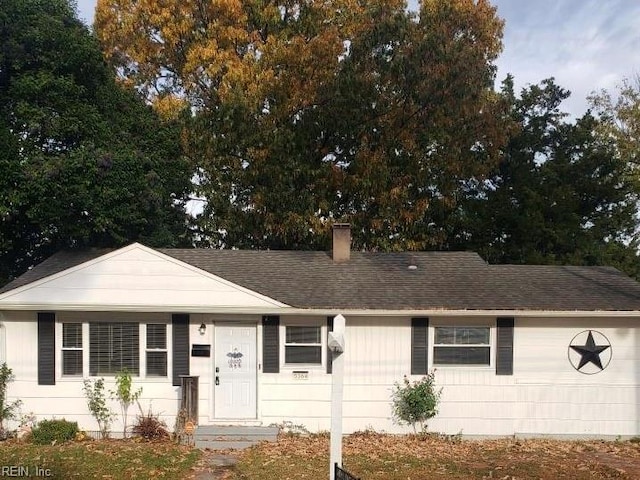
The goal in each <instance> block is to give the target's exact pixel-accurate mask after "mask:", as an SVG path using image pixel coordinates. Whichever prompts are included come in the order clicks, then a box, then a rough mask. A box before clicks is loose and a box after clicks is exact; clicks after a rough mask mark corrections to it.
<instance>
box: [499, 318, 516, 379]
mask: <svg viewBox="0 0 640 480" xmlns="http://www.w3.org/2000/svg"><path fill="white" fill-rule="evenodd" d="M496 325H497V327H498V328H497V330H498V334H497V342H496V375H513V326H514V319H513V317H500V318H498V319H497V322H496Z"/></svg>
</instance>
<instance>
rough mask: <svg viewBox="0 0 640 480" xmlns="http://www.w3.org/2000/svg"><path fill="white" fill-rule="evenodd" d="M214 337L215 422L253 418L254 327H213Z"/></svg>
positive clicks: (254, 389)
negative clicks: (222, 419) (217, 420)
mask: <svg viewBox="0 0 640 480" xmlns="http://www.w3.org/2000/svg"><path fill="white" fill-rule="evenodd" d="M215 336H216V343H215V365H214V375H215V378H214V380H215V381H214V385H213V388H214V390H213V396H214V402H215V405H214V415H215V418H216V419H220V418H256V377H257V368H256V326H255V325H242V324H241V325H232V324H222V325H221V324H219V323H216V324H215Z"/></svg>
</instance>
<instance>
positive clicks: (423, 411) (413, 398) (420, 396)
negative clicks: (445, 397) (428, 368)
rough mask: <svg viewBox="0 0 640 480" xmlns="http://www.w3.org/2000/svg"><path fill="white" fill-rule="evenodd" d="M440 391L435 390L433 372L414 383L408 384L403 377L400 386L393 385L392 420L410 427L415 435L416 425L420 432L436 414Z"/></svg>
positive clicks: (406, 379)
mask: <svg viewBox="0 0 640 480" xmlns="http://www.w3.org/2000/svg"><path fill="white" fill-rule="evenodd" d="M441 393H442V389H439V390H436V387H435V375H434V372H430V373H429V374H427V375H426V376H425V377H423V378H421V379H420V380H417V381H415V382H410V381H409V379H408V378H407V377H406V376H405V377H404V379H403V381H402V384H398V383H396V384H395V385H394V389H393V394H392V401H393V418H394V420H395V421H396V422H398V423H400V424H406V425H411V426H412V427H413V431H414V432H416V433H417V429H416V425H420V431H421V432H424V431H425V430H426V428H427V424H426V422H427V420H429V419H430V418H433V417H434V416H435V415H436V414H437V413H438V402H439V401H440V394H441Z"/></svg>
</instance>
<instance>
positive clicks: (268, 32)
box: [95, 0, 509, 250]
mask: <svg viewBox="0 0 640 480" xmlns="http://www.w3.org/2000/svg"><path fill="white" fill-rule="evenodd" d="M95 29H96V32H97V35H98V37H99V39H100V41H101V43H102V46H103V49H104V51H105V52H106V56H107V58H108V60H109V61H110V62H111V63H112V65H113V66H114V67H115V68H116V71H117V72H118V75H119V77H120V78H121V80H122V81H123V82H125V83H127V84H131V85H135V86H136V87H137V88H139V89H141V90H142V91H143V92H145V94H146V95H147V97H148V99H149V100H150V101H151V102H153V103H154V105H156V108H157V110H158V111H160V112H161V113H162V114H163V115H165V116H168V117H173V118H176V117H179V116H180V115H183V118H185V130H184V135H183V141H184V144H185V146H186V149H187V151H188V152H189V155H190V158H191V160H192V162H193V166H194V169H195V171H196V172H197V187H196V188H197V191H198V193H199V194H200V195H202V196H203V197H204V198H205V199H206V206H205V208H204V211H203V212H202V215H201V216H200V217H199V218H198V222H197V223H198V225H197V227H198V231H199V235H198V238H199V239H200V240H201V243H203V244H204V245H215V246H240V247H253V248H264V247H270V248H314V247H315V248H321V247H324V246H326V244H327V241H328V235H327V234H328V229H329V225H330V223H331V221H332V219H340V220H345V221H350V222H352V223H353V224H354V227H355V228H354V241H355V243H356V245H357V246H360V247H364V248H370V249H386V250H388V249H420V248H427V247H433V246H438V245H440V246H441V245H443V244H444V243H445V242H446V232H445V231H444V229H443V228H442V225H443V222H444V221H445V220H446V217H447V215H448V214H449V213H450V212H452V211H454V210H455V208H456V205H457V203H458V198H459V196H460V189H461V186H462V185H463V184H464V182H465V181H467V180H468V179H471V178H482V177H483V176H485V175H486V174H487V172H488V171H489V169H490V168H492V166H494V165H495V163H496V162H497V156H498V154H499V149H500V147H501V145H503V143H504V141H505V134H506V132H508V130H509V127H508V124H509V122H508V118H507V115H505V114H504V112H505V105H504V104H503V103H502V101H501V99H500V97H499V95H497V94H496V93H495V92H494V91H493V80H494V75H495V66H494V64H493V62H494V60H495V59H496V57H497V55H498V53H499V52H500V48H501V33H502V22H501V20H500V19H498V17H497V16H496V11H495V8H494V7H492V6H491V5H490V4H489V2H488V1H485V0H481V1H477V2H476V1H472V0H456V1H450V2H440V1H435V0H425V1H423V2H422V4H421V7H420V11H419V12H418V14H415V13H411V12H408V11H407V10H406V4H405V2H403V1H398V0H393V1H388V0H385V1H382V0H377V1H367V2H361V1H356V0H333V1H326V2H316V1H286V2H274V1H255V0H245V1H241V0H221V1H203V0H189V1H182V0H181V1H175V0H169V1H164V2H157V1H155V0H136V1H134V0H99V2H98V7H97V13H96V23H95ZM181 108H183V110H182V113H180V111H178V110H180V109H181Z"/></svg>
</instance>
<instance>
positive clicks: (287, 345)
mask: <svg viewBox="0 0 640 480" xmlns="http://www.w3.org/2000/svg"><path fill="white" fill-rule="evenodd" d="M284 363H285V364H287V363H288V364H311V365H314V364H315V365H321V364H322V328H321V327H320V326H319V325H316V326H301V325H287V326H286V330H285V342H284Z"/></svg>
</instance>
